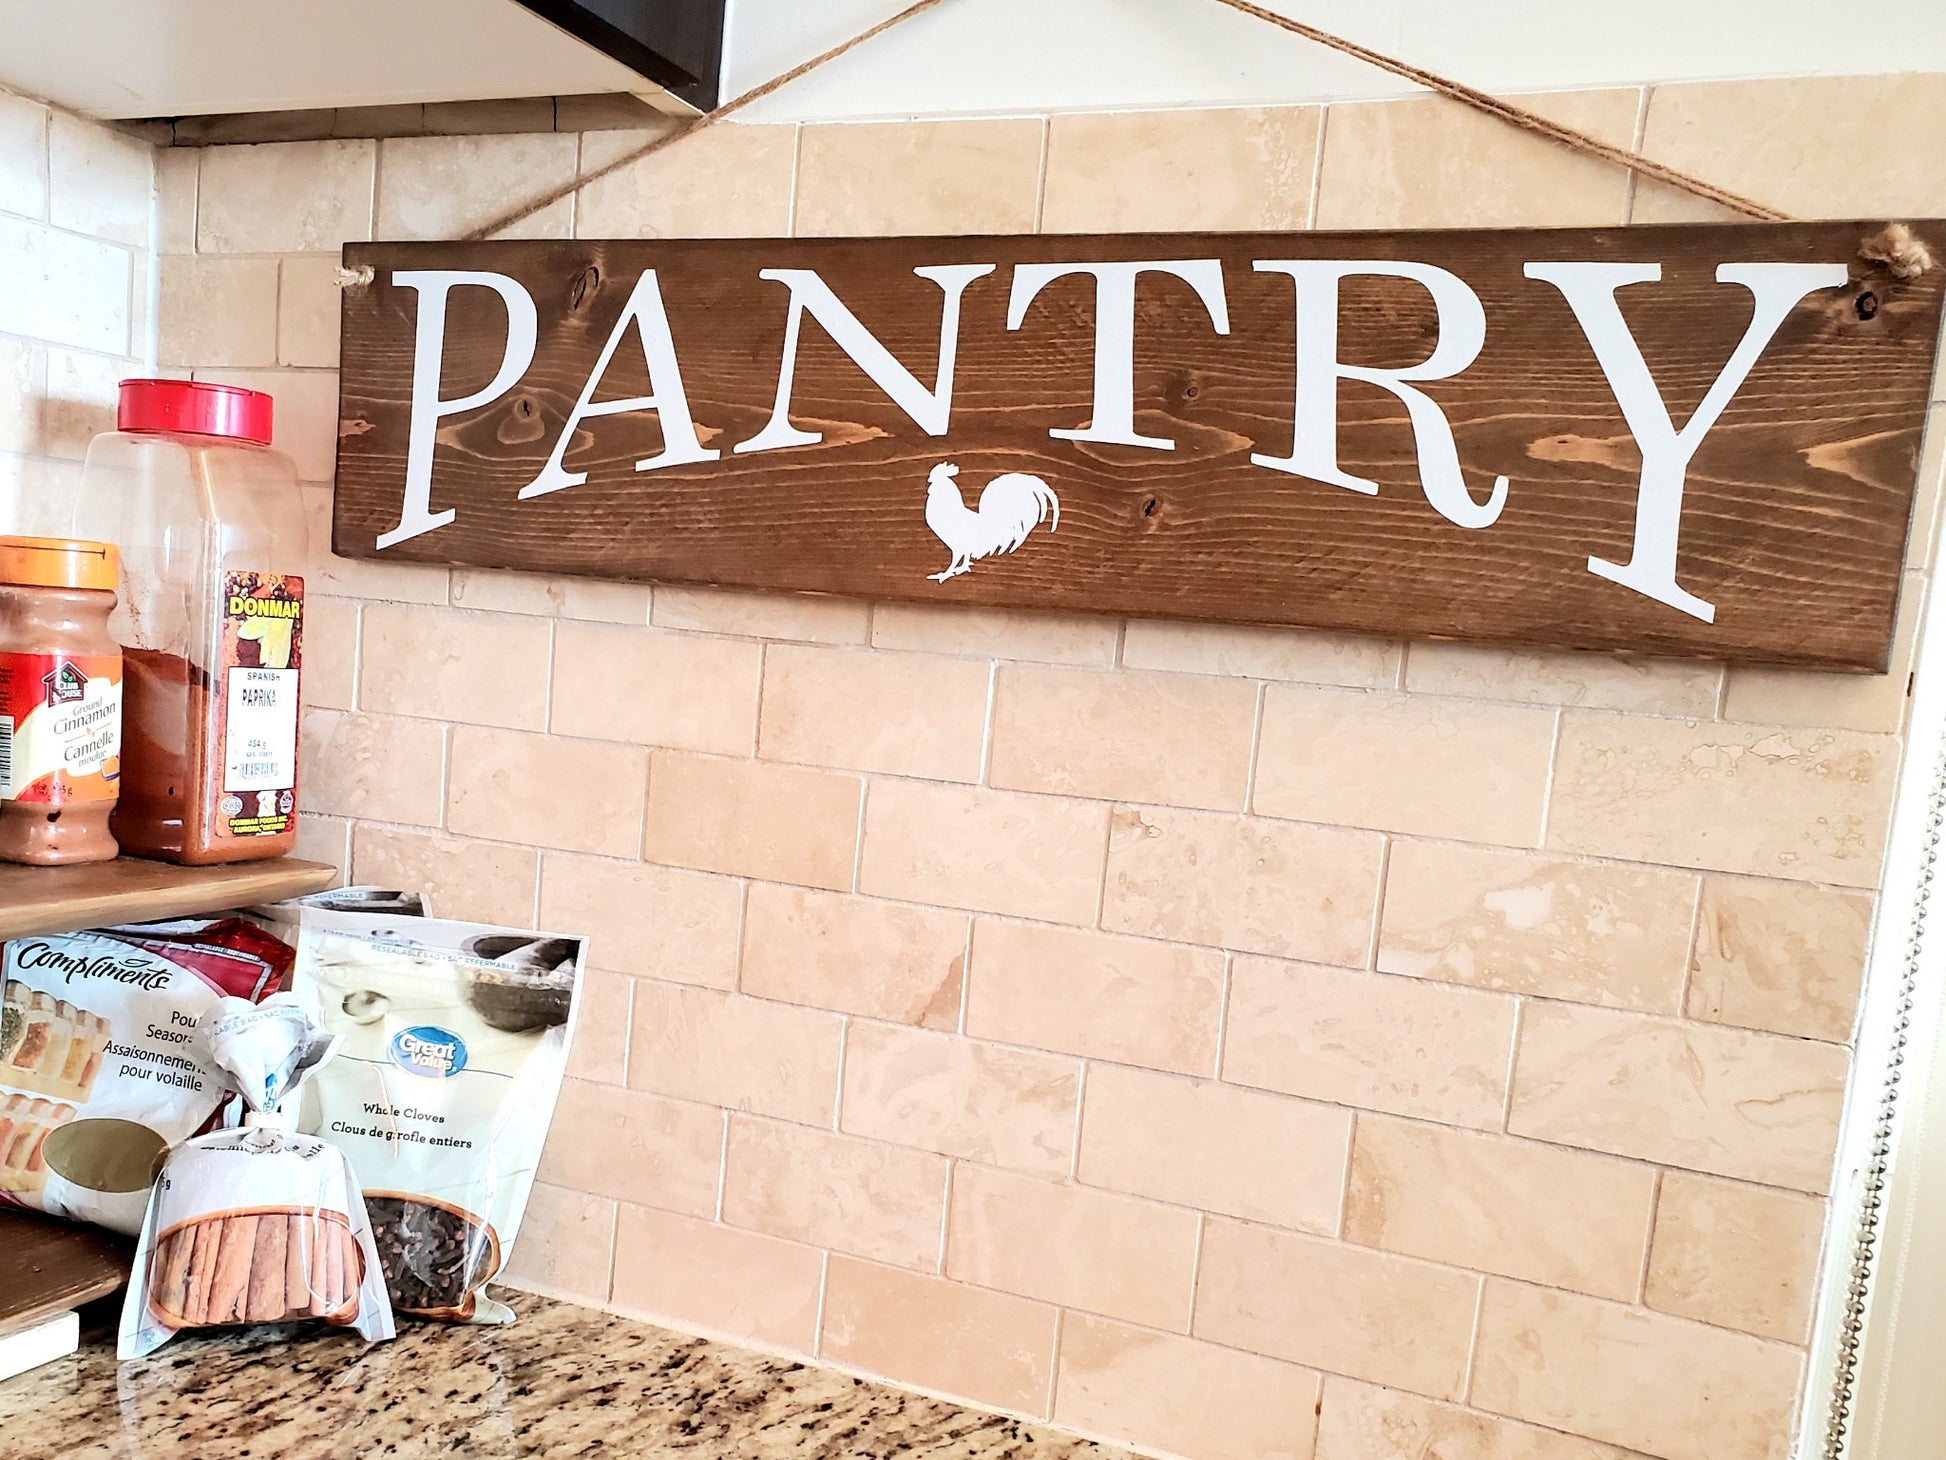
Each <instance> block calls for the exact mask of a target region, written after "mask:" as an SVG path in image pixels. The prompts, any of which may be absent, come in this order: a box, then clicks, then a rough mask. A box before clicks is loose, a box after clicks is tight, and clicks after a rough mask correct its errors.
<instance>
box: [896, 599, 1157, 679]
mask: <svg viewBox="0 0 1946 1460" xmlns="http://www.w3.org/2000/svg"><path fill="white" fill-rule="evenodd" d="M1120 632H1121V624H1120V623H1119V622H1118V621H1116V620H1115V619H1112V618H1102V617H1098V616H1096V615H1094V614H1066V613H1035V612H1028V611H1025V610H1014V609H1005V608H960V607H958V606H954V607H952V608H935V607H933V606H931V605H930V604H922V603H881V604H879V605H877V606H876V607H875V608H873V610H872V647H873V648H874V649H910V650H914V651H916V652H919V653H924V654H963V655H969V656H971V657H972V658H975V659H1024V660H1032V661H1034V662H1036V663H1044V664H1088V665H1095V666H1099V667H1103V668H1105V667H1107V666H1108V665H1110V664H1113V663H1114V662H1115V640H1116V637H1117V635H1119V633H1120Z"/></svg>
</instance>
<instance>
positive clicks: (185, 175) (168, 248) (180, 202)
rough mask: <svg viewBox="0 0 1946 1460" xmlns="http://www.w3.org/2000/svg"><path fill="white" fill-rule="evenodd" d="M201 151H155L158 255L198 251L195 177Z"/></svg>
mask: <svg viewBox="0 0 1946 1460" xmlns="http://www.w3.org/2000/svg"><path fill="white" fill-rule="evenodd" d="M202 157H203V149H202V148H200V147H158V148H156V149H155V251H156V252H157V253H194V252H195V251H196V174H197V171H198V170H199V169H200V168H201V166H202Z"/></svg>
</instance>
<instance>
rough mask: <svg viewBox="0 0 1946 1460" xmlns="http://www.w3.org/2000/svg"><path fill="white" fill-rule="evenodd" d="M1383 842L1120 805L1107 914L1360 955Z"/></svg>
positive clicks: (1118, 925) (1156, 930)
mask: <svg viewBox="0 0 1946 1460" xmlns="http://www.w3.org/2000/svg"><path fill="white" fill-rule="evenodd" d="M1383 853H1384V839H1383V838H1382V837H1379V836H1376V835H1374V834H1372V833H1370V832H1363V831H1347V830H1343V829H1341V828H1338V827H1321V826H1298V825H1294V824H1292V823H1290V822H1279V821H1254V820H1251V819H1248V818H1245V817H1236V816H1221V815H1216V814H1213V813H1210V812H1203V811H1175V810H1167V809H1163V808H1157V807H1140V808H1137V807H1132V806H1118V807H1116V808H1115V813H1114V816H1113V819H1112V820H1111V822H1110V834H1109V842H1108V886H1107V891H1106V894H1105V896H1104V900H1103V903H1102V914H1101V925H1102V926H1103V927H1104V928H1110V929H1114V930H1116V931H1119V932H1125V933H1142V934H1146V935H1147V936H1149V937H1153V938H1170V939H1174V940H1176V941H1179V942H1184V943H1202V944H1206V945H1208V946H1210V947H1218V948H1236V949H1241V950H1244V951H1246V952H1254V953H1281V954H1287V955H1290V956H1293V957H1300V958H1316V959H1321V960H1323V961H1325V962H1328V963H1345V964H1363V963H1364V962H1365V957H1366V952H1367V950H1368V949H1369V947H1370V945H1371V940H1372V919H1373V916H1374V913H1375V911H1376V906H1375V905H1376V903H1377V900H1378V872H1379V861H1380V858H1381V857H1382V856H1383Z"/></svg>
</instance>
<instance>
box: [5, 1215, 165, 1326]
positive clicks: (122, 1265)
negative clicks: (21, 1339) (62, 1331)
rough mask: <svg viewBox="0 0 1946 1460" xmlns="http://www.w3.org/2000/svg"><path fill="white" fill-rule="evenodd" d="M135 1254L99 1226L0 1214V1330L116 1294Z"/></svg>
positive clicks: (131, 1246) (132, 1247)
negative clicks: (83, 1225) (80, 1225)
mask: <svg viewBox="0 0 1946 1460" xmlns="http://www.w3.org/2000/svg"><path fill="white" fill-rule="evenodd" d="M134 1255H135V1244H134V1243H132V1242H130V1241H129V1240H128V1239H127V1238H124V1237H117V1236H114V1235H112V1234H111V1233H108V1232H103V1231H101V1230H100V1229H99V1228H96V1227H78V1226H75V1225H74V1224H73V1223H71V1222H57V1221H55V1220H54V1219H53V1218H51V1217H41V1216H34V1215H30V1214H29V1213H26V1212H18V1211H6V1210H0V1330H6V1329H12V1328H24V1327H26V1326H27V1325H28V1324H29V1323H33V1322H37V1321H38V1320H40V1319H42V1318H47V1317H50V1316H52V1315H53V1314H55V1313H62V1312H65V1311H66V1310H68V1309H69V1308H78V1307H80V1306H81V1304H83V1303H86V1302H88V1301H90V1300H91V1299H94V1298H100V1297H105V1296H106V1295H108V1294H109V1293H112V1292H114V1291H115V1289H117V1288H119V1287H120V1286H121V1285H122V1284H123V1283H125V1282H127V1281H128V1274H129V1267H130V1263H131V1262H132V1260H133V1258H134Z"/></svg>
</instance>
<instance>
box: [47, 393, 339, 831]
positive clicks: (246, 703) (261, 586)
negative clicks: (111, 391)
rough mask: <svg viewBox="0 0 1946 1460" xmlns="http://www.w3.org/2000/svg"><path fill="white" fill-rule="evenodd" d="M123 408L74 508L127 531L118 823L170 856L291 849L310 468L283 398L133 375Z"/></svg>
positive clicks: (94, 522) (120, 622) (115, 531)
mask: <svg viewBox="0 0 1946 1460" xmlns="http://www.w3.org/2000/svg"><path fill="white" fill-rule="evenodd" d="M116 424H117V426H118V427H119V429H118V430H116V431H114V432H112V433H109V434H106V435H102V436H97V437H96V438H95V439H94V440H93V441H92V442H90V443H89V446H88V459H87V464H86V466H85V467H84V468H83V474H82V497H83V504H82V506H81V508H80V510H79V514H78V517H77V520H78V521H79V522H82V523H86V524H88V525H89V526H90V527H91V528H96V527H99V526H100V525H103V524H107V525H109V526H111V528H112V531H110V532H109V533H108V534H107V535H109V536H111V537H112V538H113V540H115V541H116V542H118V543H119V544H120V545H121V548H122V603H121V608H120V609H119V610H118V611H117V613H116V614H115V617H114V619H113V621H112V627H113V628H114V630H115V633H116V637H117V638H119V639H120V641H121V643H122V646H123V649H124V652H125V655H126V666H127V682H126V708H125V713H124V720H123V725H124V735H123V751H122V795H121V800H120V802H119V803H118V804H117V806H116V810H115V816H114V821H113V827H114V832H115V837H116V839H117V840H118V841H119V842H120V843H121V845H122V850H123V851H125V852H131V853H133V854H135V855H136V856H141V857H158V858H161V859H163V860H164V861H170V862H183V863H191V864H196V863H209V862H243V861H251V860H255V859H258V858H265V857H279V856H283V855H284V854H286V853H288V852H289V851H290V850H291V849H292V847H293V846H294V845H295V844H296V840H297V794H298V767H297V753H298V690H299V675H300V668H301V663H302V658H303V627H304V579H303V577H302V576H301V575H302V573H303V571H304V568H305V564H306V561H307V558H308V552H307V529H306V525H305V517H304V509H303V503H302V501H301V499H300V497H299V495H298V488H297V472H296V469H295V468H294V467H293V466H292V464H291V461H290V458H289V457H287V456H285V455H283V454H282V453H281V452H277V451H273V450H271V449H270V446H269V442H270V427H271V398H270V397H269V396H267V395H264V394H262V393H261V392H258V391H253V390H239V389H236V388H235V387H232V386H222V385H210V384H207V383H204V382H201V381H197V382H191V381H186V380H125V381H123V382H122V387H121V400H120V407H119V410H118V412H117V421H116Z"/></svg>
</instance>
